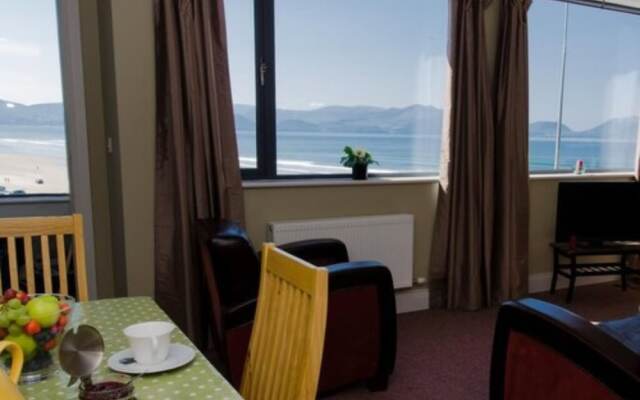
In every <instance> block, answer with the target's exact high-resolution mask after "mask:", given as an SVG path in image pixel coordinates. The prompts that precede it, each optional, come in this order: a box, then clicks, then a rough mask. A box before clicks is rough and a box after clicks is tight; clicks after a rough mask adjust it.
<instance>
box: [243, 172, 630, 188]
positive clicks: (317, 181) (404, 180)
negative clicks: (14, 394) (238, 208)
mask: <svg viewBox="0 0 640 400" xmlns="http://www.w3.org/2000/svg"><path fill="white" fill-rule="evenodd" d="M634 176H635V175H634V173H633V172H590V173H586V174H582V175H576V174H574V173H533V174H531V175H530V176H529V180H531V181H575V180H592V179H593V180H597V179H626V180H632V179H633V178H634ZM438 180H439V178H438V176H437V175H431V176H405V177H399V176H395V177H375V178H369V179H367V180H365V181H354V180H352V179H351V178H326V179H322V178H314V179H266V180H245V181H243V182H242V187H243V188H244V189H269V188H288V187H291V188H295V187H331V186H380V185H411V184H416V183H436V182H438Z"/></svg>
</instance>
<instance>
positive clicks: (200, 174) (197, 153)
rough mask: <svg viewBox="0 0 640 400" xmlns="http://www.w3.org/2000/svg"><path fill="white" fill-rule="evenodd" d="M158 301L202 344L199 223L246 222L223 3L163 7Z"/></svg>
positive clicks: (197, 0)
mask: <svg viewBox="0 0 640 400" xmlns="http://www.w3.org/2000/svg"><path fill="white" fill-rule="evenodd" d="M154 7H155V18H156V80H157V84H156V96H157V111H156V112H157V132H156V182H155V268H156V270H155V296H156V300H157V301H158V303H159V304H160V306H162V308H163V309H164V310H165V311H166V312H167V313H168V314H169V315H170V316H171V318H172V319H173V320H174V321H175V322H176V323H177V324H178V325H179V326H180V327H181V328H183V329H184V330H185V331H186V332H187V333H188V334H189V336H191V337H192V338H193V339H194V340H196V341H197V342H200V343H202V342H201V339H202V337H200V335H201V334H202V318H203V313H206V312H205V311H204V310H201V309H200V308H201V301H200V299H201V296H202V287H201V285H200V283H199V282H202V277H201V272H200V270H199V265H198V262H197V261H198V260H197V257H196V252H195V251H194V248H195V235H194V222H195V221H196V219H199V218H210V217H214V218H226V219H231V220H236V221H239V222H242V220H243V214H244V209H243V198H242V182H241V177H240V168H239V164H238V150H237V144H236V136H235V127H234V120H233V105H232V101H231V88H230V80H229V67H228V60H227V44H226V34H225V21H224V9H223V1H222V0H155V2H154Z"/></svg>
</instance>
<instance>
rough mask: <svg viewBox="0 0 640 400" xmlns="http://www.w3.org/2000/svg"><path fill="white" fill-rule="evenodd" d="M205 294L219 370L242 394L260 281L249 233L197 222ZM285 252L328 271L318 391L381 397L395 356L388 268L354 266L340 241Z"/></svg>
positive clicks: (297, 245) (294, 247)
mask: <svg viewBox="0 0 640 400" xmlns="http://www.w3.org/2000/svg"><path fill="white" fill-rule="evenodd" d="M198 243H199V251H200V256H201V260H202V267H203V272H204V275H205V281H206V285H207V289H208V295H209V298H208V300H209V301H208V305H207V307H206V308H205V309H207V308H208V309H210V313H211V321H212V323H211V333H212V337H213V343H214V346H215V350H216V353H217V354H218V356H219V358H220V359H221V360H222V364H223V365H220V366H219V367H220V368H221V369H222V370H223V371H226V374H227V377H228V378H229V379H230V380H231V382H232V383H233V384H234V385H235V386H236V387H237V386H239V384H240V380H241V378H242V369H243V367H244V360H245V356H246V351H247V347H248V342H249V338H250V336H251V327H252V323H253V318H254V313H255V301H256V298H257V295H258V286H259V279H260V262H259V255H258V254H256V252H255V250H254V249H253V247H252V245H251V242H250V241H249V239H248V237H247V234H246V232H245V231H244V230H243V229H241V228H240V227H239V226H238V225H236V224H233V223H230V222H216V221H213V220H202V221H199V222H198ZM280 248H282V249H283V250H285V251H287V252H289V253H291V254H293V255H295V256H297V257H299V258H302V259H304V260H306V261H308V262H310V263H312V264H314V265H318V266H325V267H326V268H327V269H328V270H329V292H330V293H329V306H328V313H327V330H326V335H325V346H324V354H323V360H322V369H321V374H320V384H319V391H320V392H321V393H328V392H332V391H335V390H337V389H339V388H341V387H343V386H345V385H349V384H353V383H356V382H366V383H367V384H368V386H369V388H370V389H371V390H384V389H386V387H387V382H388V377H389V375H390V374H391V373H392V371H393V368H394V364H395V356H396V307H395V296H394V291H393V280H392V278H391V273H390V272H389V269H388V268H387V267H385V266H383V265H381V264H380V263H378V262H375V261H358V262H349V257H348V253H347V249H346V247H345V245H344V244H343V243H342V242H340V241H339V240H334V239H320V240H306V241H301V242H295V243H289V244H285V245H282V246H280Z"/></svg>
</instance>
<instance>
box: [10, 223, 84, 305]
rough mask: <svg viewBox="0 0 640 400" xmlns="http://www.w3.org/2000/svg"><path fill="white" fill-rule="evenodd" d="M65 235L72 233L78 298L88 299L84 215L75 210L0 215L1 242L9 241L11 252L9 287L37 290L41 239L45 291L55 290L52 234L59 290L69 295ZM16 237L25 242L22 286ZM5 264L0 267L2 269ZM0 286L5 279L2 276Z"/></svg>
mask: <svg viewBox="0 0 640 400" xmlns="http://www.w3.org/2000/svg"><path fill="white" fill-rule="evenodd" d="M65 235H70V236H72V237H73V251H74V257H73V259H74V260H75V277H76V297H77V299H78V300H79V301H87V300H89V292H88V289H87V267H86V263H85V249H84V231H83V226H82V215H80V214H73V215H68V216H61V217H29V218H0V243H1V242H2V241H3V240H5V241H6V242H7V250H8V255H9V278H10V287H11V288H13V289H16V290H17V289H23V290H24V289H26V290H27V291H28V292H29V293H34V292H35V291H36V277H35V269H34V253H33V240H34V238H35V240H39V241H40V254H41V256H42V277H43V280H44V285H43V287H44V291H45V292H47V293H51V292H52V291H53V279H52V268H51V261H52V259H51V251H50V248H49V238H50V237H51V236H55V242H56V259H57V261H58V262H57V265H58V288H59V289H58V290H57V292H58V293H61V294H65V295H68V294H69V284H68V281H67V254H68V253H67V252H66V251H65ZM16 239H23V244H24V271H23V272H22V273H23V276H24V277H26V282H27V287H26V288H20V287H19V285H20V271H19V266H18V258H17V249H16V247H17V246H16ZM1 271H2V268H0V273H1ZM0 289H1V290H2V291H4V289H7V288H3V287H2V280H0Z"/></svg>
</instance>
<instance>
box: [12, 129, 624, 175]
mask: <svg viewBox="0 0 640 400" xmlns="http://www.w3.org/2000/svg"><path fill="white" fill-rule="evenodd" d="M237 135H238V148H239V153H240V161H241V166H242V167H244V168H251V167H255V165H256V142H255V132H254V131H238V132H237ZM345 146H352V147H356V148H364V149H366V150H368V151H369V152H371V154H372V155H373V157H374V158H375V159H376V160H377V161H378V164H376V165H373V166H372V167H371V168H372V171H374V172H379V173H403V172H412V173H427V174H436V173H437V172H438V168H439V164H440V158H441V139H440V137H439V135H411V134H396V133H393V134H391V133H361V132H296V131H285V132H279V133H278V137H277V154H278V173H279V174H283V175H295V174H337V173H348V172H349V170H348V169H346V168H344V167H342V166H340V164H339V161H340V157H341V156H342V151H343V149H344V147H345ZM3 154H21V155H26V156H39V157H47V158H52V159H54V160H55V161H57V162H64V161H65V160H66V159H67V153H66V142H65V131H64V127H63V126H25V125H19V126H16V125H11V126H9V125H0V157H2V155H3ZM554 154H555V142H554V140H553V139H544V138H535V139H532V140H530V142H529V160H530V162H529V166H530V170H531V171H534V172H535V171H548V170H550V169H553V164H554ZM635 154H636V143H635V142H631V141H610V140H594V139H590V140H588V139H581V138H572V139H564V140H563V141H562V142H561V146H560V169H561V170H567V171H570V170H572V169H573V168H574V166H575V163H576V161H577V160H583V161H584V164H585V167H586V169H587V171H589V170H591V171H593V170H632V169H633V168H634V167H633V166H634V159H635ZM0 175H2V171H0Z"/></svg>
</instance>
